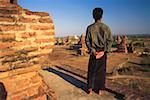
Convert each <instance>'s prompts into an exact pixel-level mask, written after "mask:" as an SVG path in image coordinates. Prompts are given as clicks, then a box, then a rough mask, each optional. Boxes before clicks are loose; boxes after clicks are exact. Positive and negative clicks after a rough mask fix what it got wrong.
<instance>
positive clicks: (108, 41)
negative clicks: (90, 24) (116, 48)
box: [106, 28, 113, 52]
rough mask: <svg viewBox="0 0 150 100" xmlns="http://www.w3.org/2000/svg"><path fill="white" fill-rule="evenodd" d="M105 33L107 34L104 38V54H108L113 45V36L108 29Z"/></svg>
mask: <svg viewBox="0 0 150 100" xmlns="http://www.w3.org/2000/svg"><path fill="white" fill-rule="evenodd" d="M107 32H108V36H107V38H106V48H107V49H106V52H110V50H111V47H112V43H113V36H112V33H111V30H110V28H108V29H107Z"/></svg>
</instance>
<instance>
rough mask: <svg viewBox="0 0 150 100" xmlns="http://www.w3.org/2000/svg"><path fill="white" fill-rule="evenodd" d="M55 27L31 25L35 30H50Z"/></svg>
mask: <svg viewBox="0 0 150 100" xmlns="http://www.w3.org/2000/svg"><path fill="white" fill-rule="evenodd" d="M53 27H54V26H53V25H51V24H50V25H31V26H30V28H31V29H33V30H50V29H53Z"/></svg>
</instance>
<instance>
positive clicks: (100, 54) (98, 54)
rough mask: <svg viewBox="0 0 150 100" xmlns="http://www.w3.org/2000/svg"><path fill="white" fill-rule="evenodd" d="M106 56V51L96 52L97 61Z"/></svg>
mask: <svg viewBox="0 0 150 100" xmlns="http://www.w3.org/2000/svg"><path fill="white" fill-rule="evenodd" d="M103 55H104V51H100V52H96V59H99V58H101V57H102V56H103Z"/></svg>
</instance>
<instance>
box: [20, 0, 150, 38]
mask: <svg viewBox="0 0 150 100" xmlns="http://www.w3.org/2000/svg"><path fill="white" fill-rule="evenodd" d="M19 5H21V6H22V7H23V8H27V9H29V10H31V11H38V12H48V13H49V14H50V16H51V17H52V19H53V22H54V25H55V35H56V36H68V35H70V36H71V35H81V34H82V33H84V34H85V32H86V28H87V26H88V25H90V24H92V23H94V20H93V17H92V11H93V9H94V8H96V7H101V8H103V10H104V15H103V22H104V23H105V24H106V25H108V26H109V27H110V28H111V31H112V34H113V35H115V34H150V0H19Z"/></svg>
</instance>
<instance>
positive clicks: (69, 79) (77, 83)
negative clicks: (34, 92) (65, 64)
mask: <svg viewBox="0 0 150 100" xmlns="http://www.w3.org/2000/svg"><path fill="white" fill-rule="evenodd" d="M45 70H48V71H49V72H52V73H54V74H57V75H59V76H60V77H61V78H63V79H64V80H66V81H67V82H69V83H71V84H73V85H74V86H76V87H78V88H81V89H82V90H84V91H85V92H86V90H87V88H86V87H87V85H86V83H84V82H82V81H80V80H78V79H76V78H74V77H72V76H70V75H67V74H65V73H62V72H60V71H57V70H55V69H53V68H48V69H45Z"/></svg>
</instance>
